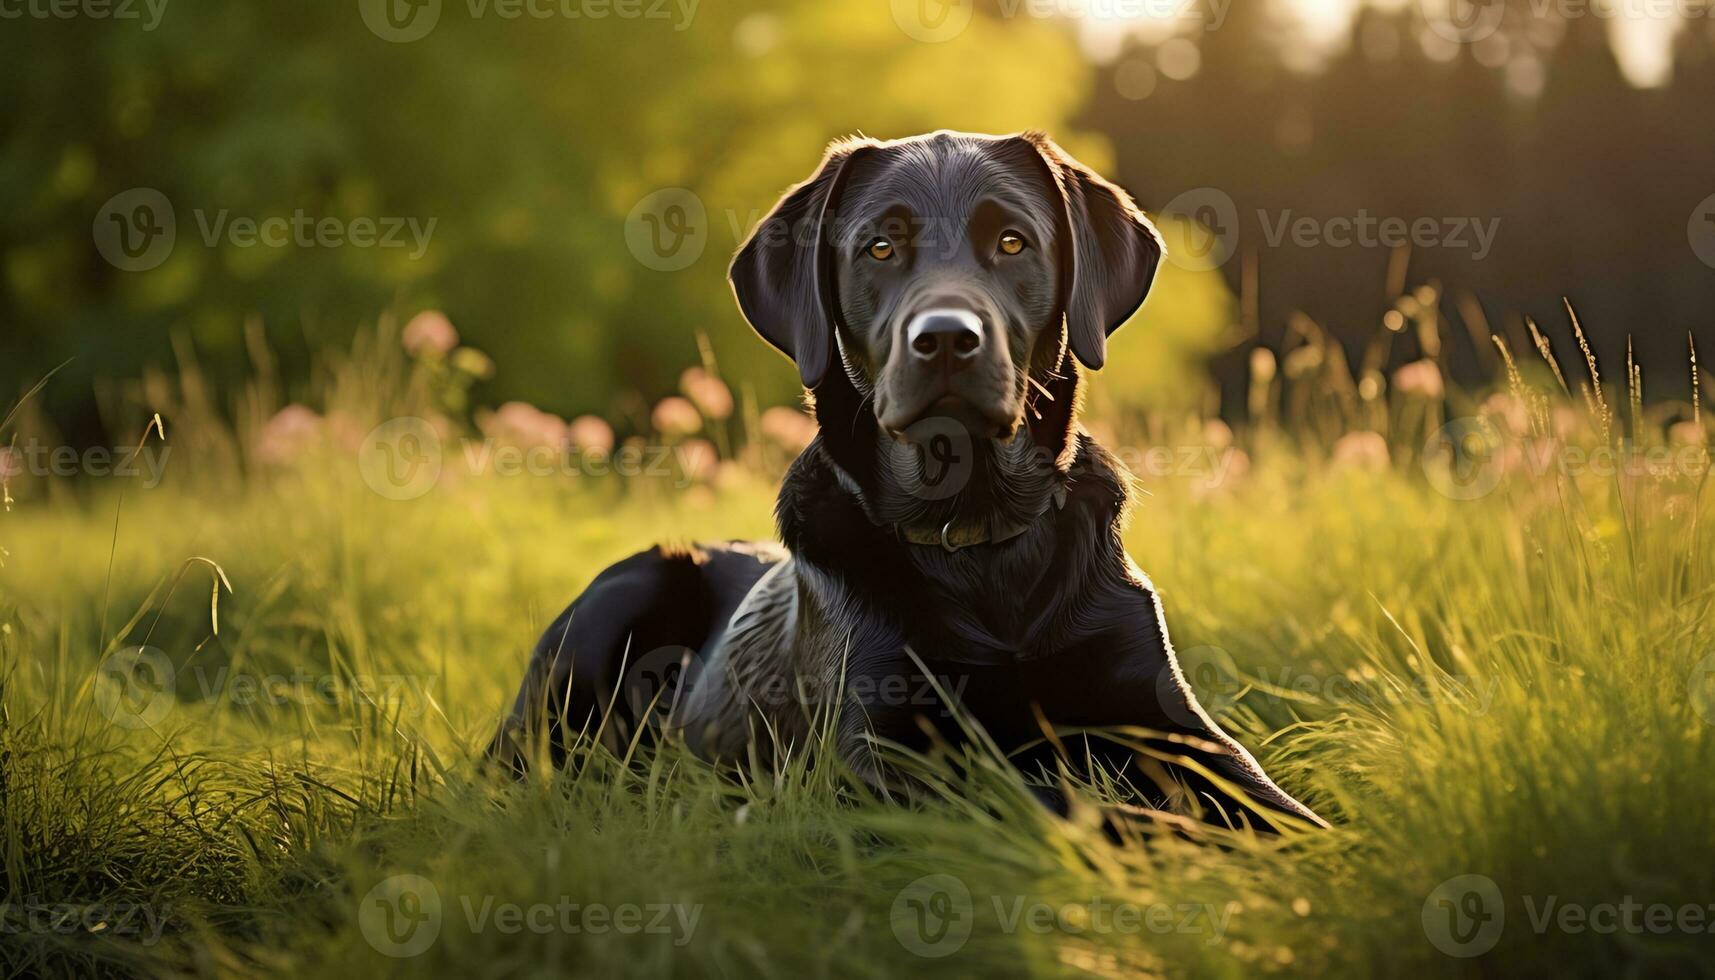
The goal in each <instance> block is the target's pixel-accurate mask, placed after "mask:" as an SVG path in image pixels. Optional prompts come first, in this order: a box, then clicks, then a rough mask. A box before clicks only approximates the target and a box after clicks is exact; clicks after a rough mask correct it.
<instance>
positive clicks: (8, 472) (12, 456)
mask: <svg viewBox="0 0 1715 980" xmlns="http://www.w3.org/2000/svg"><path fill="white" fill-rule="evenodd" d="M22 475H24V454H23V453H21V452H19V451H18V450H16V449H13V448H12V447H11V446H4V447H0V480H12V479H16V478H18V477H20V476H22Z"/></svg>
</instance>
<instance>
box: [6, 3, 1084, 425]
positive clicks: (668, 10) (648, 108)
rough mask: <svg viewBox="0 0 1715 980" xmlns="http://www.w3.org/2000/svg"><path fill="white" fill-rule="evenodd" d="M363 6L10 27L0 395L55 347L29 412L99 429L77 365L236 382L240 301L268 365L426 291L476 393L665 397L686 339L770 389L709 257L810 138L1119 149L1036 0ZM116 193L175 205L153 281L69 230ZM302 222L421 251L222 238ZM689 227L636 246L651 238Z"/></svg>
mask: <svg viewBox="0 0 1715 980" xmlns="http://www.w3.org/2000/svg"><path fill="white" fill-rule="evenodd" d="M359 7H360V5H357V4H349V3H348V4H335V5H326V4H242V5H223V6H216V7H212V8H198V9H196V10H180V9H178V8H177V7H168V8H166V9H165V14H164V17H163V18H162V20H161V22H160V24H159V25H158V26H157V27H156V28H155V29H153V30H144V29H143V28H142V26H141V25H140V24H139V23H137V22H122V21H113V20H91V19H88V18H83V19H75V20H69V21H65V20H23V21H8V22H7V26H6V28H5V30H4V31H3V32H0V104H3V105H4V106H5V107H6V108H5V109H4V110H0V112H3V113H4V114H3V115H0V141H3V142H0V208H3V209H4V213H5V214H6V215H7V218H8V220H7V221H6V222H5V224H4V226H3V227H0V263H3V265H0V268H3V279H0V322H3V323H4V324H5V327H4V334H3V335H0V364H3V369H0V384H3V385H4V386H5V387H6V388H7V389H8V390H14V391H15V390H16V389H17V388H18V387H19V386H20V385H21V384H23V383H24V381H25V380H26V379H28V378H32V377H36V376H39V375H40V374H41V373H42V372H44V371H46V370H48V369H49V368H51V367H52V366H53V365H55V364H57V363H59V362H60V361H62V360H64V359H67V358H74V360H73V363H72V364H71V366H70V367H69V368H68V369H67V371H66V372H65V373H64V374H63V375H62V376H61V378H60V379H59V380H58V381H57V382H56V384H55V385H54V386H53V389H52V392H51V396H50V397H51V399H52V400H51V402H50V405H51V407H52V409H53V414H54V416H55V417H56V418H58V419H61V420H64V422H65V424H66V426H67V427H68V428H69V429H70V430H71V432H72V433H74V434H81V435H82V436H83V437H84V438H93V436H94V434H95V433H96V432H98V431H99V426H100V419H99V418H98V415H97V411H96V407H95V406H96V401H95V399H94V397H93V395H92V391H91V381H92V379H96V378H101V377H111V376H116V375H117V376H130V375H134V374H135V373H137V371H138V370H139V369H140V368H141V367H143V366H145V365H156V366H170V364H171V361H172V359H173V357H174V355H175V347H174V345H172V344H171V343H169V338H170V337H175V336H177V337H181V338H182V339H183V340H184V341H187V342H188V344H181V345H179V350H181V351H183V350H195V351H196V352H197V356H198V358H199V362H200V366H201V367H202V368H203V369H204V370H205V371H207V372H209V373H210V374H211V375H212V376H213V377H215V378H216V379H217V380H219V379H228V380H230V379H233V378H236V377H240V376H242V375H243V374H244V372H245V371H246V370H247V351H246V349H245V342H244V339H243V332H242V331H241V329H240V325H241V323H242V322H243V321H244V319H245V318H246V317H247V316H251V315H257V316H259V317H260V318H261V320H262V322H263V323H264V324H265V325H266V328H267V336H268V338H269V342H270V344H271V345H273V346H274V347H275V348H276V349H277V351H278V352H279V354H280V356H281V360H282V367H283V371H284V374H285V377H286V378H287V379H291V378H293V377H302V376H303V373H304V372H305V371H306V370H307V365H308V363H309V360H310V358H311V357H312V356H313V354H314V353H315V352H316V351H318V350H319V349H321V348H323V347H325V346H328V345H338V344H342V343H344V342H345V340H346V339H347V338H348V337H349V336H350V334H351V331H352V330H354V329H355V328H356V327H357V326H359V325H360V324H361V323H363V322H365V321H367V320H370V319H372V318H373V317H374V316H375V315H376V314H377V313H378V312H379V311H381V310H383V309H386V308H392V309H395V310H396V311H397V312H399V313H400V314H402V315H409V314H411V313H412V312H414V311H416V310H418V309H422V308H428V307H434V308H439V309H442V310H445V311H446V312H447V314H448V315H449V316H450V317H451V319H452V321H453V322H454V323H455V324H456V325H457V327H458V328H459V330H460V331H461V332H462V333H463V335H464V337H465V340H466V341H467V342H468V343H471V344H473V345H475V346H477V347H479V348H482V349H484V350H487V351H488V352H489V353H490V354H492V355H493V356H494V358H495V360H496V361H497V363H498V364H499V366H500V372H501V373H500V374H499V375H498V376H497V378H496V380H495V381H494V382H491V383H490V386H489V388H488V390H487V391H485V392H479V395H481V396H483V397H485V398H488V399H490V400H499V399H501V398H522V399H526V400H529V401H532V402H535V403H537V404H539V405H541V406H542V407H544V408H547V409H550V410H553V411H557V412H560V413H567V414H569V413H573V412H582V411H602V412H611V411H613V410H614V409H615V406H616V401H615V399H616V396H617V395H618V394H619V393H621V392H624V391H627V390H632V389H636V390H641V391H642V392H644V393H646V394H658V393H660V392H661V391H663V390H665V389H667V388H669V387H671V385H672V383H673V380H674V379H675V378H676V377H677V375H678V372H679V369H680V368H682V367H683V366H684V365H686V364H688V363H691V362H694V361H695V360H696V359H697V357H698V350H697V345H696V341H695V336H696V334H697V333H698V332H699V331H701V332H704V333H706V334H707V335H708V336H709V338H710V339H711V343H712V348H713V350H714V352H715V354H716V356H717V358H718V361H719V363H720V366H721V368H722V369H723V370H724V371H725V372H726V373H727V374H728V376H729V377H730V378H732V379H734V380H735V381H737V382H739V383H741V384H751V385H753V386H754V388H755V390H756V393H757V395H758V396H759V397H760V398H761V399H762V400H763V402H764V403H765V404H766V403H768V402H777V401H783V400H787V399H790V398H792V397H793V396H794V395H795V394H796V388H795V384H794V381H793V378H794V374H793V372H792V371H791V370H790V369H789V368H788V366H787V365H786V364H785V362H784V361H783V360H781V359H780V358H779V357H778V356H777V355H775V354H774V353H773V352H772V351H770V350H768V349H767V348H766V347H765V345H763V344H762V343H760V342H759V341H757V340H756V339H754V338H753V337H752V336H751V335H750V334H749V331H748V330H747V329H746V328H745V327H744V325H743V321H742V319H741V318H740V317H739V315H738V313H737V311H736V309H735V308H734V306H733V304H732V301H731V297H730V294H729V292H728V289H727V286H726V283H725V265H726V260H727V258H728V256H729V255H730V254H731V252H732V251H733V250H734V249H735V248H736V246H737V244H738V243H739V241H740V240H741V239H742V238H743V236H744V235H745V234H746V233H747V232H748V230H749V228H750V227H751V226H752V225H754V223H755V222H756V221H757V220H759V219H760V217H761V216H762V215H763V214H764V213H765V212H766V210H767V208H768V207H769V206H770V205H772V203H773V202H774V200H775V198H776V197H777V196H778V195H779V194H780V193H781V191H783V190H784V189H785V188H786V187H787V186H788V185H789V184H791V183H793V182H795V181H797V180H800V179H802V178H804V177H805V176H807V175H808V174H809V173H810V171H811V169H812V168H813V167H814V166H815V164H816V162H817V160H818V158H819V156H820V153H821V150H822V147H823V145H824V144H825V143H826V142H828V141H829V140H830V139H832V138H834V137H837V136H840V135H843V134H845V133H849V132H854V131H859V130H861V131H864V132H867V133H870V134H872V135H877V136H902V135H908V134H911V133H915V132H920V131H925V130H931V129H935V128H939V127H949V128H959V129H972V130H986V131H1009V130H1015V129H1021V128H1026V127H1038V128H1045V129H1048V130H1050V131H1053V132H1055V133H1056V135H1057V136H1058V137H1059V138H1060V139H1061V140H1062V141H1063V142H1064V143H1065V144H1066V145H1068V147H1069V148H1071V149H1072V150H1073V151H1074V152H1076V153H1079V154H1081V155H1083V156H1085V157H1086V158H1088V159H1089V160H1090V162H1091V163H1092V164H1095V165H1098V166H1102V165H1107V164H1111V153H1110V152H1109V151H1108V150H1107V144H1106V141H1105V140H1102V139H1100V138H1099V137H1092V136H1089V135H1086V134H1081V133H1076V132H1068V131H1067V126H1066V119H1067V118H1068V117H1069V115H1070V114H1071V113H1072V112H1073V111H1074V110H1075V109H1076V108H1077V107H1078V106H1079V105H1080V104H1082V103H1083V102H1084V101H1085V100H1086V99H1087V98H1088V96H1089V91H1088V88H1089V85H1090V84H1091V81H1092V70H1091V69H1090V67H1089V66H1088V65H1087V64H1086V63H1085V62H1084V61H1083V60H1082V58H1081V57H1080V55H1079V53H1078V51H1077V49H1076V46H1075V44H1074V43H1073V41H1072V40H1071V36H1070V32H1069V31H1068V30H1066V25H1064V24H1060V23H1055V22H1051V21H1047V20H1043V19H1039V18H1032V17H1015V18H1010V19H1004V20H1003V19H1000V18H998V17H994V16H977V17H975V18H974V19H973V20H972V22H971V23H970V24H969V26H968V27H966V28H965V29H964V30H963V32H962V33H960V34H959V35H958V36H957V37H956V38H954V39H952V40H948V41H945V42H942V43H925V42H922V41H919V40H916V39H914V38H913V37H912V36H910V35H909V34H908V33H907V32H906V30H905V29H903V28H902V26H901V23H900V22H899V21H898V20H897V19H896V13H895V11H893V10H890V7H889V4H886V3H881V4H867V3H866V4H848V3H839V4H834V3H822V2H810V0H798V2H785V0H765V2H757V3H747V4H744V5H742V6H741V5H732V4H720V5H717V4H713V3H702V4H696V5H692V6H690V7H686V6H684V5H678V4H674V5H668V6H665V7H657V6H655V5H653V4H643V5H640V6H639V7H637V8H633V9H635V10H637V11H639V12H643V13H648V12H652V11H657V10H659V11H661V12H663V13H665V14H666V15H667V16H666V17H664V18H657V17H653V16H641V17H629V18H628V17H621V16H609V17H606V18H603V19H589V18H570V17H565V16H558V15H557V14H556V15H554V16H548V17H543V18H538V17H533V16H530V15H528V13H527V11H529V10H531V9H540V10H549V11H551V12H557V11H559V10H561V9H564V8H560V7H557V6H549V5H540V6H538V7H535V8H530V7H526V8H524V9H525V11H526V14H525V15H524V16H521V17H518V18H516V19H509V18H507V17H503V16H502V15H501V11H502V10H505V9H512V8H506V7H502V6H500V5H498V4H487V3H484V2H482V0H468V2H466V3H454V2H451V0H447V2H445V3H444V4H441V5H439V6H438V7H437V6H436V5H435V4H433V3H431V6H430V7H429V8H427V9H430V10H433V9H439V19H438V21H435V22H434V26H433V29H432V30H430V31H429V33H428V34H427V35H426V36H424V37H422V38H421V39H419V40H414V41H409V42H406V43H395V42H392V41H389V40H386V39H384V38H383V37H382V36H380V34H379V33H378V32H377V31H375V30H371V29H370V28H369V27H367V26H366V22H365V21H364V19H363V18H362V16H361V11H360V9H359ZM405 9H406V10H407V11H408V10H409V9H410V8H405ZM571 9H573V10H577V9H579V8H577V7H576V6H573V7H572V8H571ZM613 9H615V10H617V9H618V8H617V7H615V8H613ZM687 11H694V14H693V15H691V16H689V18H688V19H687V16H686V14H687ZM907 26H909V25H907ZM135 188H152V189H154V190H157V191H159V192H160V193H161V194H162V195H164V196H165V198H166V200H167V201H168V202H169V206H170V208H171V210H172V215H173V218H174V220H175V221H176V239H175V242H174V244H173V247H172V249H171V252H170V254H168V255H167V257H166V258H165V259H164V261H161V262H160V264H159V265H158V266H156V267H153V268H149V269H147V270H145V271H126V270H123V269H120V268H117V267H115V266H114V265H113V264H111V263H110V262H108V261H104V260H103V258H102V257H101V255H100V254H98V249H97V248H96V246H95V243H94V242H93V241H92V233H93V234H94V235H99V234H100V229H101V228H102V227H103V225H102V222H104V221H114V222H117V223H118V224H119V225H121V226H122V225H124V224H125V223H126V222H128V221H129V220H130V218H131V216H132V210H131V209H130V208H129V207H126V208H124V209H122V210H123V212H124V213H122V214H119V215H117V216H115V215H114V214H101V212H102V211H103V208H104V202H108V201H109V200H110V199H112V198H114V196H115V195H119V194H122V193H123V192H126V191H129V190H132V189H135ZM663 188H684V189H687V190H688V191H689V192H690V193H691V194H692V195H694V196H695V197H694V202H700V205H701V208H702V214H703V216H704V217H703V219H702V220H701V221H700V222H698V223H696V226H694V227H693V226H690V224H689V222H690V221H692V220H693V219H695V217H696V207H695V206H694V205H693V206H691V207H689V208H688V209H686V210H673V205H674V204H678V205H680V206H683V205H685V204H687V203H689V202H692V201H693V199H692V198H687V197H683V196H681V197H679V198H674V199H671V200H669V201H668V203H667V204H666V205H665V206H664V208H657V207H653V206H651V207H646V208H645V209H644V210H643V211H641V212H638V211H635V210H634V209H637V208H638V206H639V205H640V202H644V201H645V199H646V198H649V197H650V195H651V194H653V193H654V192H656V191H658V190H660V189H663ZM298 215H302V216H304V217H305V218H308V219H321V218H330V219H335V220H337V221H338V222H341V223H347V222H353V221H355V220H357V219H362V218H374V219H390V218H391V219H408V220H409V221H414V222H415V223H416V226H415V227H416V232H417V234H418V236H419V237H421V236H424V235H426V238H427V241H426V245H425V246H424V247H423V248H422V249H421V250H420V254H419V249H418V248H417V246H416V244H415V243H414V242H413V240H412V230H411V228H410V227H407V228H405V229H402V232H401V235H400V237H401V239H402V242H403V244H402V246H401V247H385V248H384V247H356V246H355V245H345V246H341V247H321V246H317V245H311V246H307V247H306V246H304V245H302V244H300V243H298V242H296V241H291V242H287V243H285V244H280V245H268V244H257V243H253V242H248V241H247V240H245V239H242V238H240V237H239V236H240V234H241V233H240V225H238V224H236V223H237V222H241V221H242V220H243V219H253V220H261V219H265V218H270V217H273V218H284V219H291V218H293V217H294V216H298ZM628 216H630V221H629V227H628ZM430 222H433V224H432V226H431V225H430ZM342 226H343V225H342ZM312 227H313V226H312ZM349 227H351V228H352V229H353V230H355V229H356V227H357V226H355V225H352V226H349ZM385 228H386V222H385V220H384V221H383V224H382V228H381V229H378V230H379V231H385ZM130 230H131V231H138V230H139V229H130ZM681 232H683V233H685V235H686V238H685V241H684V242H683V243H682V247H681V248H680V249H679V250H677V251H674V252H673V253H672V254H671V255H665V254H651V252H652V250H653V247H654V246H653V245H652V244H650V240H649V237H648V236H649V235H662V236H668V237H675V236H677V235H678V234H679V233H681ZM295 234H296V233H294V235H295ZM628 234H629V235H630V236H631V244H632V247H630V248H628ZM663 242H665V244H668V245H671V244H675V243H674V242H666V241H665V239H663ZM655 244H662V242H657V243H655ZM699 250H700V251H699ZM677 266H682V268H674V267H677ZM668 269H671V270H672V271H667V270H668Z"/></svg>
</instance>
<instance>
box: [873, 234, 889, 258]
mask: <svg viewBox="0 0 1715 980" xmlns="http://www.w3.org/2000/svg"><path fill="white" fill-rule="evenodd" d="M869 257H870V258H872V259H875V260H876V261H878V262H886V261H887V260H888V259H890V258H893V243H892V242H890V241H888V240H887V239H885V238H877V239H876V240H875V241H873V242H870V243H869Z"/></svg>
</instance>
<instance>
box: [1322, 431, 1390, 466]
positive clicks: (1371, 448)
mask: <svg viewBox="0 0 1715 980" xmlns="http://www.w3.org/2000/svg"><path fill="white" fill-rule="evenodd" d="M1387 466H1388V450H1387V440H1386V439H1383V438H1382V437H1381V433H1379V432H1348V433H1346V434H1345V435H1343V436H1341V437H1340V439H1339V441H1337V442H1335V443H1334V468H1335V469H1355V470H1385V469H1387Z"/></svg>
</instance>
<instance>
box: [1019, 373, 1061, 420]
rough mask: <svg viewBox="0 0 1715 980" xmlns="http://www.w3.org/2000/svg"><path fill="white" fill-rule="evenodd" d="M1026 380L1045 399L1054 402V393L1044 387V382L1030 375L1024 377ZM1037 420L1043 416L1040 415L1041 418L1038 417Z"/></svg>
mask: <svg viewBox="0 0 1715 980" xmlns="http://www.w3.org/2000/svg"><path fill="white" fill-rule="evenodd" d="M1024 380H1026V381H1028V382H1030V383H1031V384H1032V385H1035V386H1036V390H1037V391H1039V392H1041V393H1042V397H1043V398H1046V399H1048V400H1049V401H1053V400H1054V395H1053V394H1052V393H1050V392H1049V391H1048V389H1047V388H1046V387H1044V386H1043V384H1042V382H1040V381H1038V380H1036V379H1035V378H1033V377H1031V376H1030V375H1028V374H1027V375H1025V376H1024ZM1037 418H1041V416H1040V415H1039V416H1037Z"/></svg>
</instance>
